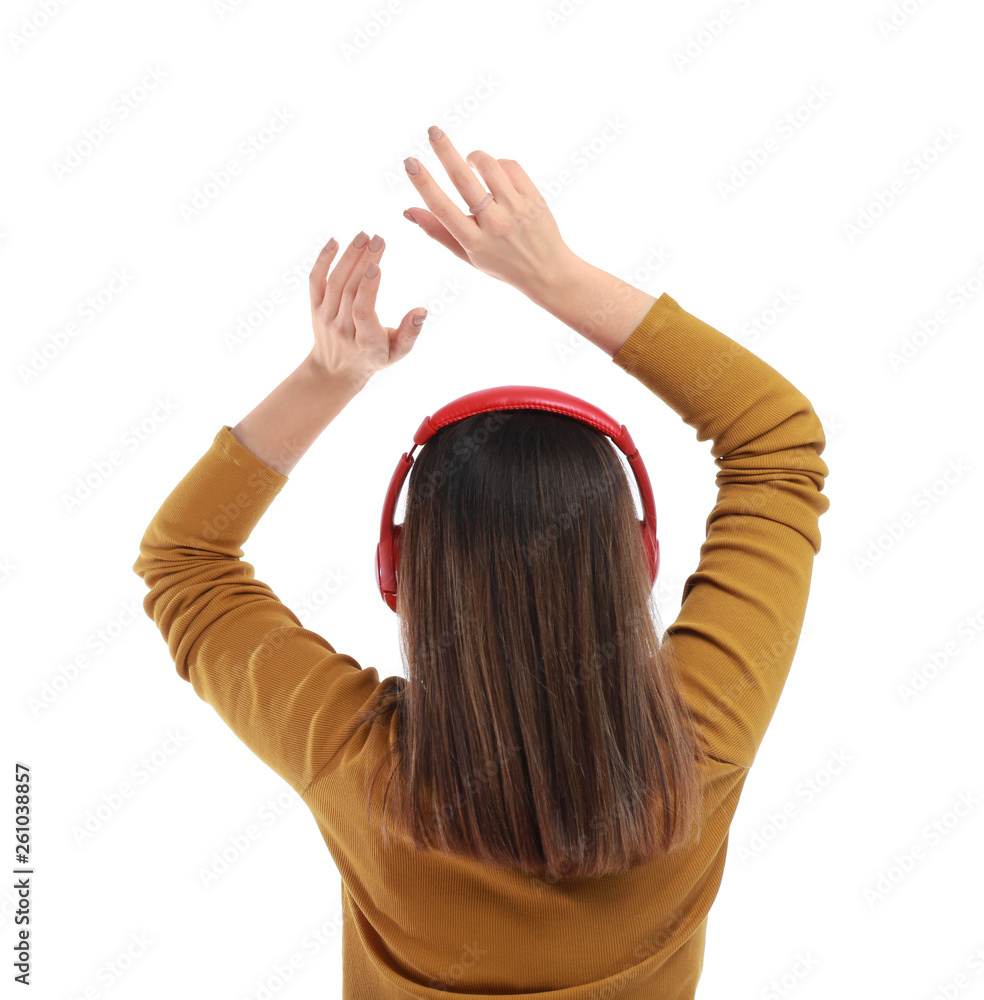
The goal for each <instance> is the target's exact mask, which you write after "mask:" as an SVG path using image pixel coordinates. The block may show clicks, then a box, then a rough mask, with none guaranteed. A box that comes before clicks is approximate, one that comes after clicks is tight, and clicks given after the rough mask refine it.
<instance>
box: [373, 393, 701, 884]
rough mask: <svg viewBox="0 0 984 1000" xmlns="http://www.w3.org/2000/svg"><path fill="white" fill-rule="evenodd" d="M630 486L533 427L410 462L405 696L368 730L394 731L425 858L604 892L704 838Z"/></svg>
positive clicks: (603, 463) (446, 440) (393, 778)
mask: <svg viewBox="0 0 984 1000" xmlns="http://www.w3.org/2000/svg"><path fill="white" fill-rule="evenodd" d="M628 475H629V474H627V469H626V467H625V466H623V464H622V460H621V457H620V454H619V452H618V451H617V449H616V448H615V446H614V444H613V443H612V442H611V441H610V440H609V439H608V438H607V437H606V436H605V435H604V434H602V433H601V432H599V431H595V430H593V429H592V428H590V427H588V426H586V425H584V424H582V423H581V422H580V421H577V420H574V419H573V418H570V417H567V416H564V415H561V414H557V413H551V412H547V411H540V410H508V411H506V410H498V411H493V412H491V413H481V414H476V415H474V416H471V417H467V418H466V419H464V420H461V421H459V422H458V423H455V424H451V425H449V426H446V427H444V428H442V429H441V430H439V431H438V432H437V433H436V434H435V436H434V437H433V438H432V439H431V440H430V441H428V442H427V443H426V444H425V445H423V446H422V448H421V450H420V452H419V453H418V455H417V456H416V458H415V461H414V465H413V467H412V469H411V472H410V477H409V481H408V485H407V496H406V513H405V515H404V521H403V528H402V534H401V538H400V556H399V586H398V597H397V613H398V615H399V617H400V628H401V644H402V651H403V655H404V660H405V663H406V670H407V678H406V681H403V679H402V678H401V679H400V683H398V684H396V685H395V686H393V687H392V688H390V689H389V690H388V691H387V692H386V695H385V696H384V698H383V699H381V700H380V702H379V704H377V705H376V706H375V707H374V708H373V709H372V710H370V712H368V713H366V715H365V717H364V721H365V722H366V723H368V722H371V721H372V720H374V719H376V718H378V717H379V716H380V715H388V714H389V713H390V712H396V713H397V718H396V720H395V721H396V723H397V729H396V732H397V738H396V742H395V755H394V760H393V770H392V771H391V774H390V783H389V784H388V785H387V789H386V794H387V798H389V792H390V790H391V786H392V787H394V790H395V794H394V796H393V798H392V801H391V802H390V803H389V805H390V808H391V809H392V818H393V820H394V821H395V822H396V823H397V824H398V825H399V826H400V827H402V828H403V829H405V830H407V831H408V832H409V833H410V834H411V835H412V839H413V841H414V843H415V845H416V846H417V848H418V849H421V850H423V849H427V848H434V849H436V850H439V851H444V852H451V853H456V854H463V855H467V856H471V857H476V858H480V859H482V860H485V861H488V862H491V863H494V864H500V865H506V866H512V867H518V868H520V869H522V870H523V871H526V872H528V873H530V874H535V875H539V876H541V877H547V878H560V877H563V876H600V875H606V874H612V873H614V872H619V871H624V870H627V869H629V868H631V867H633V866H635V865H637V864H640V863H642V862H644V861H647V860H650V859H651V858H652V857H653V856H654V855H656V854H663V853H666V852H668V851H670V850H673V849H674V848H676V847H678V846H680V845H681V844H682V843H684V842H685V841H686V840H687V839H688V838H689V837H690V836H691V835H692V834H693V833H694V824H695V821H696V818H697V815H696V814H697V811H698V797H699V766H700V763H701V757H702V755H701V751H700V744H699V740H698V738H697V736H696V734H695V732H694V730H693V726H692V720H691V719H690V718H689V716H688V714H687V712H686V709H685V706H684V704H683V702H682V700H681V698H680V695H679V691H678V687H677V682H676V676H675V673H674V671H673V668H672V665H670V664H668V663H665V662H663V660H662V658H661V655H660V636H659V632H658V630H657V619H656V614H655V608H654V607H653V605H652V603H651V602H652V584H651V578H650V575H649V571H648V568H647V565H646V561H645V555H644V551H643V547H642V538H641V530H640V527H639V520H638V516H637V514H636V511H635V506H634V502H633V497H632V492H631V488H630V484H629V478H628ZM377 773H378V772H377ZM370 797H371V796H370ZM384 826H385V821H384Z"/></svg>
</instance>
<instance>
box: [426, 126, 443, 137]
mask: <svg viewBox="0 0 984 1000" xmlns="http://www.w3.org/2000/svg"><path fill="white" fill-rule="evenodd" d="M427 134H428V135H429V136H430V137H431V138H432V139H443V138H444V133H443V132H442V131H441V130H440V129H439V128H438V127H437V126H436V125H431V127H430V128H429V129H428V130H427Z"/></svg>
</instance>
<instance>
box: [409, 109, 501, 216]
mask: <svg viewBox="0 0 984 1000" xmlns="http://www.w3.org/2000/svg"><path fill="white" fill-rule="evenodd" d="M428 134H429V136H430V143H431V148H432V149H433V150H434V152H435V153H437V158H438V159H439V160H440V161H441V166H443V167H444V169H445V170H446V171H447V172H448V177H450V178H451V183H452V184H453V185H454V186H455V188H457V190H458V194H460V195H461V197H462V198H464V199H465V204H466V205H477V204H478V203H479V202H480V201H481V200H482V199H483V198H484V197H485V196H486V195H487V194H488V191H486V190H485V188H484V187H483V186H482V182H481V181H480V180H479V179H478V178H477V177H476V176H475V172H474V171H473V170H472V168H471V167H470V166H469V165H468V164H467V163H465V161H464V160H463V159H462V158H461V154H460V153H459V152H458V150H456V149H455V148H454V144H453V143H452V142H451V140H450V139H449V138H448V136H447V134H446V133H445V132H442V131H441V130H440V129H439V128H438V127H437V126H436V125H432V126H431V128H430V130H429V133H428ZM497 180H501V178H497ZM499 187H500V190H502V184H501V183H500V184H499ZM492 193H493V195H494V194H495V192H494V191H493V192H492ZM502 193H503V195H504V194H505V192H504V191H503V192H502Z"/></svg>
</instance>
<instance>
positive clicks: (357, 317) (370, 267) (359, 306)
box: [352, 261, 382, 331]
mask: <svg viewBox="0 0 984 1000" xmlns="http://www.w3.org/2000/svg"><path fill="white" fill-rule="evenodd" d="M356 271H357V273H358V276H359V281H358V283H357V285H356V287H355V292H354V294H353V296H352V319H353V321H354V326H355V329H356V330H357V331H363V330H367V329H372V330H375V329H376V328H377V327H379V326H380V322H379V319H378V317H377V316H376V293H377V292H378V291H379V276H380V274H381V273H382V272H381V271H380V269H379V265H378V264H376V262H375V261H367V262H366V266H365V267H363V266H362V265H361V264H360V265H359V267H358V268H357V269H356ZM370 271H375V274H371V275H370V274H369V273H367V272H370Z"/></svg>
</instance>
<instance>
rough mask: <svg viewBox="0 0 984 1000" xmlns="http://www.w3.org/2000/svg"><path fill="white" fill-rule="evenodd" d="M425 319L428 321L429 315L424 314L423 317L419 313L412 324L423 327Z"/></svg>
mask: <svg viewBox="0 0 984 1000" xmlns="http://www.w3.org/2000/svg"><path fill="white" fill-rule="evenodd" d="M425 319H427V313H424V314H423V316H421V315H420V314H419V313H418V314H417V315H416V316H414V317H413V319H412V320H411V322H412V323H413V325H414V326H423V324H424V320H425Z"/></svg>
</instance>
